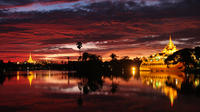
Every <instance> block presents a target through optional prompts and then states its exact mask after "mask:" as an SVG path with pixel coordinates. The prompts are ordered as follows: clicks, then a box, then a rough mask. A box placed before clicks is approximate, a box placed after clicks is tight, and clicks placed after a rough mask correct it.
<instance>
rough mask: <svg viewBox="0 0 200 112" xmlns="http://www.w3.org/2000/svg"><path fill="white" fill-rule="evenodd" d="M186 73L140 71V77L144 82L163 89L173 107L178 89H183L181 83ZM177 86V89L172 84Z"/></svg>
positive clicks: (157, 88)
mask: <svg viewBox="0 0 200 112" xmlns="http://www.w3.org/2000/svg"><path fill="white" fill-rule="evenodd" d="M184 77H185V74H182V73H164V72H163V73H148V72H140V79H141V81H142V82H143V83H144V84H147V85H149V86H152V87H153V88H154V89H156V90H159V89H160V90H161V92H162V93H163V94H165V95H166V96H167V97H168V98H169V100H170V104H171V107H173V105H174V100H175V99H176V98H177V97H178V93H177V89H181V84H182V82H183V81H184ZM172 85H173V86H175V87H176V89H174V88H172V87H171V86H172Z"/></svg>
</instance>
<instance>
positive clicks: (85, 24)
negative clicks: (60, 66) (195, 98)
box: [0, 0, 200, 58]
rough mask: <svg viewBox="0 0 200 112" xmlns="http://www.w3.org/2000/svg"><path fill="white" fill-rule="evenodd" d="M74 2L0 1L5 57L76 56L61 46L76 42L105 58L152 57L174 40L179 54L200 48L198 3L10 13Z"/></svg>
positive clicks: (157, 1)
mask: <svg viewBox="0 0 200 112" xmlns="http://www.w3.org/2000/svg"><path fill="white" fill-rule="evenodd" d="M76 1H79V0H18V1H16V0H10V1H8V0H1V1H0V4H1V5H0V37H1V38H0V44H1V48H0V50H1V51H0V52H1V54H2V56H1V57H2V58H5V57H6V56H8V57H12V55H16V56H18V57H24V56H25V55H26V54H27V53H29V52H30V51H32V52H33V53H34V54H40V55H42V57H44V56H45V55H46V54H49V55H51V54H62V53H76V52H77V50H74V49H72V48H63V47H62V45H63V44H75V43H76V42H77V41H81V42H83V46H84V45H85V46H86V44H88V43H90V44H92V45H90V44H89V45H88V46H87V47H89V48H87V49H84V50H85V51H88V52H91V53H98V54H101V55H102V56H107V57H108V54H109V53H112V52H116V53H119V55H120V56H123V55H129V56H132V57H133V56H137V55H150V54H151V53H153V52H154V51H156V52H157V51H161V49H162V48H164V46H165V43H164V44H163V43H162V42H167V41H168V39H169V35H170V34H172V38H173V40H174V41H175V44H176V45H177V47H178V48H184V47H194V46H197V45H199V42H200V40H199V37H200V34H199V30H200V13H199V12H198V11H199V10H200V1H199V0H176V2H172V1H169V0H146V1H144V0H141V2H138V1H140V0H137V1H136V0H116V1H111V0H100V1H96V2H94V1H92V0H91V1H89V2H85V4H84V5H81V4H80V5H77V6H74V9H70V10H69V9H67V8H63V9H59V10H54V9H53V8H55V7H53V8H52V7H50V8H52V9H51V10H49V11H41V10H36V11H35V10H34V11H31V10H30V11H27V12H23V11H18V12H11V10H10V9H9V7H10V6H12V8H18V7H22V8H23V10H26V8H27V7H26V8H24V6H29V5H30V4H33V3H41V4H42V5H41V6H40V7H44V6H50V5H56V4H57V3H58V2H59V3H60V2H64V3H66V2H76ZM80 1H84V0H80ZM142 1H143V2H142ZM150 1H151V2H150ZM5 7H7V8H5ZM40 7H39V8H40ZM66 7H67V6H66ZM39 8H38V9H39ZM48 8H49V7H48ZM48 8H47V9H48ZM13 10H14V9H13ZM90 47H91V49H90ZM96 47H97V48H96ZM61 58H62V57H61Z"/></svg>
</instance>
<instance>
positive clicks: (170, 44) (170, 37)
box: [168, 35, 174, 48]
mask: <svg viewBox="0 0 200 112" xmlns="http://www.w3.org/2000/svg"><path fill="white" fill-rule="evenodd" d="M168 46H169V48H173V47H174V43H173V42H172V36H171V35H170V36H169V44H168Z"/></svg>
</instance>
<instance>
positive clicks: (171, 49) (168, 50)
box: [163, 35, 177, 54]
mask: <svg viewBox="0 0 200 112" xmlns="http://www.w3.org/2000/svg"><path fill="white" fill-rule="evenodd" d="M176 51H177V49H176V46H175V45H174V43H173V42H172V36H171V35H170V36H169V43H168V45H167V46H166V47H165V48H164V50H163V53H165V54H173V53H174V52H176Z"/></svg>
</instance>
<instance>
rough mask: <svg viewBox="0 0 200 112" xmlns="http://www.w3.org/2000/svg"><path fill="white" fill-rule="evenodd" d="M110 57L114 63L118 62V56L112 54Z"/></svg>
mask: <svg viewBox="0 0 200 112" xmlns="http://www.w3.org/2000/svg"><path fill="white" fill-rule="evenodd" d="M110 57H111V58H112V61H114V60H117V55H116V54H114V53H112V54H111V55H110Z"/></svg>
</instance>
